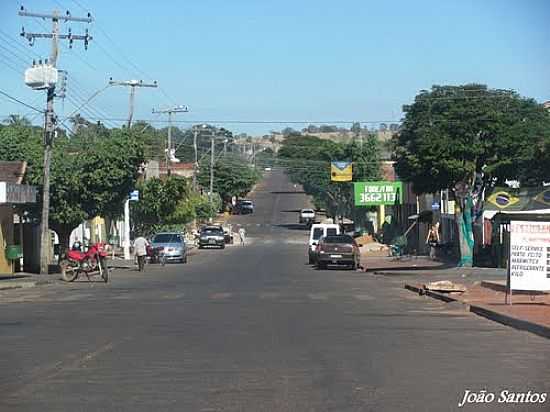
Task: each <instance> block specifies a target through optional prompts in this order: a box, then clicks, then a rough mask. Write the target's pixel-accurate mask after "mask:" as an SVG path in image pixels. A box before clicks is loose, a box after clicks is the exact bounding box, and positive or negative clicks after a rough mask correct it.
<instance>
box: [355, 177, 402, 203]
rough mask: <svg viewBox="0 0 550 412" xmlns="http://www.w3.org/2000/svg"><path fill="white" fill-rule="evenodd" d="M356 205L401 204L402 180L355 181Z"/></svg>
mask: <svg viewBox="0 0 550 412" xmlns="http://www.w3.org/2000/svg"><path fill="white" fill-rule="evenodd" d="M353 186H354V192H355V206H380V205H398V204H399V205H400V204H401V203H402V202H403V183H402V182H385V181H376V182H355V183H354V184H353Z"/></svg>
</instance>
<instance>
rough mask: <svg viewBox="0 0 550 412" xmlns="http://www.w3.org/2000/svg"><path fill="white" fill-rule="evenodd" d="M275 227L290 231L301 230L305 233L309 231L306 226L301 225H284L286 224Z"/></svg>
mask: <svg viewBox="0 0 550 412" xmlns="http://www.w3.org/2000/svg"><path fill="white" fill-rule="evenodd" d="M273 226H275V227H280V228H283V229H288V230H301V231H303V232H305V231H307V230H309V229H308V228H307V227H306V226H304V225H300V224H298V223H284V224H280V225H273Z"/></svg>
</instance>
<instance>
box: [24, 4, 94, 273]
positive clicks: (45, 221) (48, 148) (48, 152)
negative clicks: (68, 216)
mask: <svg viewBox="0 0 550 412" xmlns="http://www.w3.org/2000/svg"><path fill="white" fill-rule="evenodd" d="M19 15H20V16H22V17H35V18H40V19H48V20H51V21H52V31H51V33H27V32H25V29H23V30H22V31H21V36H22V37H25V38H26V39H27V40H28V41H29V43H30V45H33V44H34V40H35V39H38V38H46V39H51V40H52V49H51V52H50V58H49V60H48V64H49V65H51V66H52V67H54V68H55V67H56V65H57V58H58V56H59V39H67V40H69V47H71V48H72V45H73V42H74V41H75V40H82V41H84V48H85V49H87V48H88V42H89V41H90V40H92V36H90V35H89V34H88V30H87V29H86V34H85V35H75V34H72V33H71V31H70V29H69V33H68V34H59V21H60V20H61V21H64V22H68V21H75V22H83V23H91V22H92V21H93V19H92V17H91V15H90V13H88V16H87V17H73V16H71V14H70V13H69V12H68V11H67V12H66V14H65V15H61V14H59V12H58V11H57V10H54V11H53V12H52V14H44V13H30V12H27V11H26V10H25V8H24V7H22V6H21V10H20V11H19ZM54 98H55V84H54V85H52V86H50V87H48V88H47V99H46V113H45V120H44V163H43V173H44V177H43V181H42V217H41V219H42V220H41V222H40V274H42V275H45V274H48V266H49V263H50V262H49V260H50V243H51V239H50V227H49V218H50V168H51V161H52V147H53V140H54V135H55V125H56V121H57V119H56V116H55V112H54Z"/></svg>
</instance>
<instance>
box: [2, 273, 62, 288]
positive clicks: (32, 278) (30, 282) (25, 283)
mask: <svg viewBox="0 0 550 412" xmlns="http://www.w3.org/2000/svg"><path fill="white" fill-rule="evenodd" d="M58 277H59V276H57V277H56V276H55V275H52V274H50V275H38V274H35V273H26V272H18V273H14V274H12V275H2V274H0V290H9V289H22V288H32V287H35V286H39V285H47V284H50V283H54V282H55V281H56V280H57V279H58Z"/></svg>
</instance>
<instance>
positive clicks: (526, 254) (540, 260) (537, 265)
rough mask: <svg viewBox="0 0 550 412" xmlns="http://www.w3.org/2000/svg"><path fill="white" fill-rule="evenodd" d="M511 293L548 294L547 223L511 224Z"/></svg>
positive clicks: (549, 242) (549, 254)
mask: <svg viewBox="0 0 550 412" xmlns="http://www.w3.org/2000/svg"><path fill="white" fill-rule="evenodd" d="M509 269H510V289H512V290H536V291H548V290H550V222H529V221H519V220H513V221H511V222H510V263H509Z"/></svg>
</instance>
